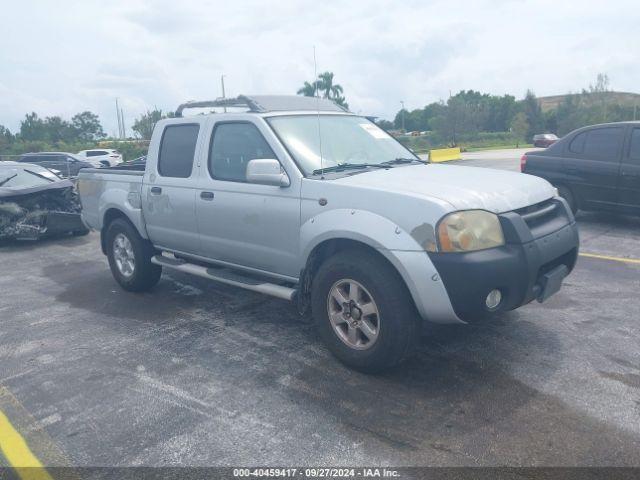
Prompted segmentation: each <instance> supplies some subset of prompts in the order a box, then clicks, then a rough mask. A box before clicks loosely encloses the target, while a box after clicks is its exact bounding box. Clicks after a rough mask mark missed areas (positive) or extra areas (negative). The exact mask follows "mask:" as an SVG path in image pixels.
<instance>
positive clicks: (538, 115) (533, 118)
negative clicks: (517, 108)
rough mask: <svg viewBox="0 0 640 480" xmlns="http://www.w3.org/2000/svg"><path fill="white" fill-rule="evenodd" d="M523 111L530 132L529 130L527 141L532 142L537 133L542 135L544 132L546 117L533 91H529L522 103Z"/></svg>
mask: <svg viewBox="0 0 640 480" xmlns="http://www.w3.org/2000/svg"><path fill="white" fill-rule="evenodd" d="M522 111H523V112H524V114H525V115H526V117H527V123H528V124H529V130H527V140H531V139H532V138H533V136H534V135H535V134H536V133H542V130H544V116H543V115H542V108H541V107H540V103H539V102H538V99H537V97H536V96H535V94H534V93H533V92H532V91H531V90H527V94H526V95H525V97H524V100H523V101H522Z"/></svg>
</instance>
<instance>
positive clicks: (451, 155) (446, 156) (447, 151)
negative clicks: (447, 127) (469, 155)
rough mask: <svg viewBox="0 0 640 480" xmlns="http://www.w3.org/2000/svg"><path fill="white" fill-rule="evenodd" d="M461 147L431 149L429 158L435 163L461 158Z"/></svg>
mask: <svg viewBox="0 0 640 480" xmlns="http://www.w3.org/2000/svg"><path fill="white" fill-rule="evenodd" d="M461 158H462V155H461V154H460V148H459V147H456V148H438V149H435V150H430V151H429V160H430V161H432V162H433V163H440V162H448V161H449V160H460V159H461Z"/></svg>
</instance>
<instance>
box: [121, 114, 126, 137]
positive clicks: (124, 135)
mask: <svg viewBox="0 0 640 480" xmlns="http://www.w3.org/2000/svg"><path fill="white" fill-rule="evenodd" d="M120 119H121V120H120V122H121V123H122V138H123V139H126V138H127V129H126V127H125V126H124V111H123V110H122V108H121V109H120Z"/></svg>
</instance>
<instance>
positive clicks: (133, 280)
mask: <svg viewBox="0 0 640 480" xmlns="http://www.w3.org/2000/svg"><path fill="white" fill-rule="evenodd" d="M106 235H107V257H108V259H109V267H110V268H111V273H112V274H113V277H114V278H115V279H116V281H117V282H118V283H119V284H120V286H121V287H122V288H124V289H125V290H128V291H130V292H144V291H146V290H150V289H151V288H152V287H153V286H154V285H156V284H157V283H158V281H159V280H160V275H161V274H162V267H161V266H160V265H155V264H153V263H151V257H153V255H154V253H155V252H154V249H153V246H152V245H151V244H150V243H149V241H147V240H145V239H144V238H142V237H141V236H140V234H139V233H138V232H137V230H136V229H135V228H134V227H133V226H132V225H131V224H130V223H129V222H127V221H126V220H123V219H120V218H118V219H116V220H114V221H113V222H111V224H110V225H109V228H108V229H107V233H106Z"/></svg>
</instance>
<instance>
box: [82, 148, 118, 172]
mask: <svg viewBox="0 0 640 480" xmlns="http://www.w3.org/2000/svg"><path fill="white" fill-rule="evenodd" d="M78 155H80V156H81V157H82V159H83V160H86V161H87V162H89V163H91V164H92V165H93V166H95V167H98V168H100V167H113V166H115V165H118V164H120V163H122V154H121V153H120V152H119V151H118V150H113V149H109V148H102V149H95V150H82V151H81V152H78Z"/></svg>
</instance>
